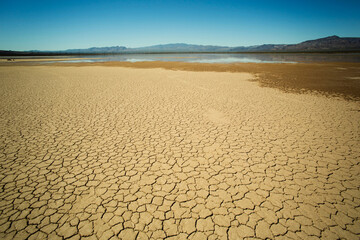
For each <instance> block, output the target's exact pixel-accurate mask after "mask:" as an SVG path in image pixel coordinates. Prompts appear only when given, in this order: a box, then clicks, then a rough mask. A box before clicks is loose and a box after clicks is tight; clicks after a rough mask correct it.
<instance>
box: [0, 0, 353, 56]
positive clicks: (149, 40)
mask: <svg viewBox="0 0 360 240" xmlns="http://www.w3.org/2000/svg"><path fill="white" fill-rule="evenodd" d="M359 10H360V1H358V0H357V1H346V0H345V1H341V0H327V1H316V0H312V1H308V0H302V1H291V0H287V1H280V0H278V1H276V0H274V1H265V0H262V1H261V0H248V1H241V0H238V1H227V0H222V1H214V0H208V1H205V0H199V1H196V0H192V1H189V0H178V1H166V0H147V1H146V0H143V1H136V0H132V1H131V0H129V1H127V0H124V1H121V0H120V1H114V0H112V1H111V0H61V1H60V0H43V1H40V0H38V1H36V0H34V1H30V0H0V49H2V50H34V49H37V50H62V49H69V48H88V47H94V46H96V47H101V46H117V45H119V46H126V47H140V46H149V45H155V44H166V43H192V44H203V45H223V46H249V45H258V44H264V43H298V42H301V41H305V40H309V39H315V38H320V37H326V36H329V35H339V36H341V37H360V14H359Z"/></svg>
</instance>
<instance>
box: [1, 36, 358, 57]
mask: <svg viewBox="0 0 360 240" xmlns="http://www.w3.org/2000/svg"><path fill="white" fill-rule="evenodd" d="M349 51H360V38H341V37H338V36H330V37H326V38H319V39H315V40H309V41H305V42H301V43H298V44H263V45H256V46H248V47H226V46H212V45H193V44H185V43H174V44H164V45H154V46H149V47H139V48H127V47H124V46H114V47H92V48H87V49H68V50H62V51H37V50H35V51H26V52H18V51H0V55H3V56H4V55H45V54H46V55H56V54H119V53H185V52H186V53H206V52H208V53H220V52H222V53H235V52H243V53H251V52H254V53H256V52H349Z"/></svg>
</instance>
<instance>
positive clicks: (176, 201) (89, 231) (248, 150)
mask: <svg viewBox="0 0 360 240" xmlns="http://www.w3.org/2000/svg"><path fill="white" fill-rule="evenodd" d="M254 78H255V75H254V74H250V73H246V72H235V73H234V72H206V71H202V72H196V71H180V70H177V71H175V70H165V69H159V68H149V69H140V68H126V67H119V66H113V67H111V66H81V67H76V66H71V65H68V66H20V65H14V66H1V67H0V238H1V239H30V240H31V239H46V238H48V239H80V238H81V239H165V238H166V239H247V238H252V239H253V238H256V239H267V238H268V239H320V238H321V239H338V238H343V239H359V238H360V190H359V186H360V176H359V174H360V163H359V162H360V104H359V102H358V101H350V100H344V99H343V98H334V97H328V96H323V95H321V94H311V93H306V94H299V93H285V92H283V91H281V90H279V89H276V88H268V87H261V86H259V83H258V82H256V81H252V80H253V79H254Z"/></svg>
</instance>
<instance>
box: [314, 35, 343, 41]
mask: <svg viewBox="0 0 360 240" xmlns="http://www.w3.org/2000/svg"><path fill="white" fill-rule="evenodd" d="M339 38H340V37H339V36H336V35H333V36H329V37H324V38H319V39H316V40H334V39H339Z"/></svg>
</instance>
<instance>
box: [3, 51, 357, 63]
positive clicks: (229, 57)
mask: <svg viewBox="0 0 360 240" xmlns="http://www.w3.org/2000/svg"><path fill="white" fill-rule="evenodd" d="M1 58H2V57H1ZM5 58H6V57H5ZM13 58H15V59H17V58H27V59H29V58H30V59H37V58H42V59H44V58H45V59H49V61H51V59H61V58H64V61H63V62H108V61H122V62H144V61H166V62H172V61H176V62H193V63H194V62H195V63H237V62H239V63H300V62H360V53H328V54H326V53H321V54H320V53H280V54H279V53H251V54H249V53H234V54H232V53H231V54H209V53H192V54H189V53H187V54H185V53H184V54H180V53H174V54H114V55H81V56H76V55H74V56H54V57H40V56H39V57H13ZM69 58H70V59H69ZM71 58H73V60H72V59H71Z"/></svg>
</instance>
